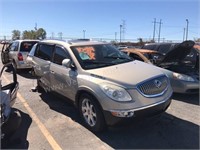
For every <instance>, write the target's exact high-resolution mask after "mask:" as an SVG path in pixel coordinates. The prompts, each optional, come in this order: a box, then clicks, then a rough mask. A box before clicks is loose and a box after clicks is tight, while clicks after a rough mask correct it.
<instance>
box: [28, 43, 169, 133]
mask: <svg viewBox="0 0 200 150" xmlns="http://www.w3.org/2000/svg"><path fill="white" fill-rule="evenodd" d="M29 57H32V58H31V59H30V60H31V61H32V66H33V68H34V71H35V74H36V75H37V76H38V77H39V78H38V87H39V88H43V89H44V90H45V91H54V92H57V93H59V94H61V95H63V96H65V97H67V98H68V99H71V100H72V101H73V103H74V104H75V106H77V108H78V109H79V112H80V116H81V118H82V120H83V122H84V124H85V126H86V127H87V128H89V129H90V130H92V131H101V130H103V129H104V128H105V127H106V125H114V124H116V123H118V122H120V121H123V120H126V119H134V118H137V117H144V116H152V115H156V114H160V113H161V112H163V111H165V110H166V109H167V108H168V106H169V105H170V102H171V95H172V89H171V86H170V83H169V80H168V78H167V76H166V75H164V74H163V73H162V72H161V71H160V70H159V69H157V68H156V67H154V66H152V65H148V64H146V63H143V62H140V61H137V60H135V61H133V60H132V59H131V58H130V57H129V56H127V55H126V54H124V53H123V52H121V51H119V50H118V49H116V48H115V47H114V46H112V45H111V44H108V43H105V42H95V41H86V40H84V41H82V40H74V41H68V42H66V41H59V40H44V41H40V42H39V43H38V44H37V45H36V46H35V48H33V49H32V50H31V52H30V54H29Z"/></svg>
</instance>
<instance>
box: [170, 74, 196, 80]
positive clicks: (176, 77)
mask: <svg viewBox="0 0 200 150" xmlns="http://www.w3.org/2000/svg"><path fill="white" fill-rule="evenodd" d="M173 77H174V78H175V79H178V80H184V81H190V82H193V81H195V80H194V79H193V78H192V77H190V76H187V75H183V74H179V73H173Z"/></svg>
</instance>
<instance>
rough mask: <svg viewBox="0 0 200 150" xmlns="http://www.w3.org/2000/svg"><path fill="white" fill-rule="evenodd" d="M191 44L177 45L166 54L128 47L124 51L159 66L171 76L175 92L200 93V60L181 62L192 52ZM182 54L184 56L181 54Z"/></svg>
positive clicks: (137, 58) (135, 57)
mask: <svg viewBox="0 0 200 150" xmlns="http://www.w3.org/2000/svg"><path fill="white" fill-rule="evenodd" d="M191 46H193V44H192V43H191V44H189V46H188V47H187V48H186V47H185V48H182V49H180V47H176V48H175V49H173V50H172V51H170V53H167V54H166V55H163V54H161V53H159V52H157V51H153V50H145V49H127V50H123V52H125V53H127V54H128V55H129V56H130V57H132V58H134V59H136V60H140V61H143V62H146V63H149V64H154V65H157V66H159V67H160V70H161V71H163V72H164V73H165V74H166V75H167V76H168V77H169V78H170V82H171V85H172V89H173V91H174V92H175V93H199V70H198V69H199V67H198V66H196V65H198V63H199V62H197V63H196V62H195V63H194V64H193V65H191V64H190V63H188V62H187V63H185V62H184V63H180V62H182V59H184V57H186V56H187V54H188V53H190V51H188V49H190V50H192V49H191ZM180 50H181V52H180ZM186 51H188V52H186ZM178 52H179V53H180V54H178ZM182 54H183V55H184V56H181V55H182Z"/></svg>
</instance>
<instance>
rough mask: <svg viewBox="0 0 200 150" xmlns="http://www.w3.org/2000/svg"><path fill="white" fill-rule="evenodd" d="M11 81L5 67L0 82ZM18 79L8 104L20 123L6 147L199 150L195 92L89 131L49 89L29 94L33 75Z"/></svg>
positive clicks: (199, 122)
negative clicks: (157, 112) (153, 114)
mask: <svg viewBox="0 0 200 150" xmlns="http://www.w3.org/2000/svg"><path fill="white" fill-rule="evenodd" d="M0 68H2V63H0ZM11 79H12V76H11V74H10V73H9V70H8V71H7V72H6V74H4V76H3V78H2V80H3V81H4V82H8V81H10V80H11ZM18 82H19V84H20V88H19V94H18V98H17V101H16V103H15V105H14V108H16V109H18V110H19V111H20V112H21V115H22V124H21V127H20V129H19V130H18V131H17V132H16V134H15V135H14V136H13V137H12V141H11V143H10V145H9V147H8V148H12V149H13V148H20V149H27V148H28V149H59V148H60V149H144V148H148V149H155V148H159V149H165V148H166V149H171V148H173V149H175V148H179V149H187V148H189V149H192V148H193V149H198V148H199V126H200V115H199V114H200V106H199V95H182V94H174V95H173V100H172V103H171V105H170V107H169V109H168V110H167V111H166V112H165V113H164V114H162V115H161V116H160V117H159V118H151V119H145V120H141V121H137V122H133V123H131V124H129V125H121V126H115V127H110V128H108V130H106V131H104V132H102V133H96V134H94V133H92V132H90V131H89V130H88V129H86V128H85V127H83V126H82V123H81V120H80V117H79V114H78V111H77V110H76V108H75V107H74V106H73V105H72V104H71V103H69V101H65V100H63V99H62V98H60V97H58V96H55V95H53V94H51V93H48V94H47V93H38V92H33V91H32V90H31V89H32V88H33V87H35V86H36V79H35V78H34V77H32V76H31V75H30V74H29V73H28V71H22V72H20V73H19V74H18Z"/></svg>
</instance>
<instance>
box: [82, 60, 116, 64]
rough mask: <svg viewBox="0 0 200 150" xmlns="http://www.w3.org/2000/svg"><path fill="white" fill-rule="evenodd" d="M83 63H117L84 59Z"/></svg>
mask: <svg viewBox="0 0 200 150" xmlns="http://www.w3.org/2000/svg"><path fill="white" fill-rule="evenodd" d="M83 63H91V64H106V65H107V64H109V65H110V64H111V65H113V64H115V63H113V62H105V61H91V60H84V61H83Z"/></svg>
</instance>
